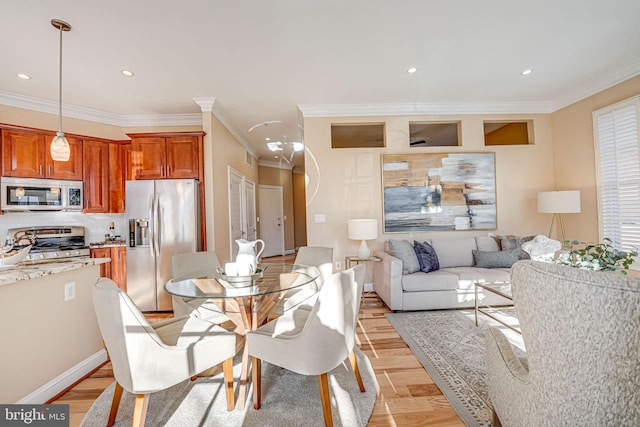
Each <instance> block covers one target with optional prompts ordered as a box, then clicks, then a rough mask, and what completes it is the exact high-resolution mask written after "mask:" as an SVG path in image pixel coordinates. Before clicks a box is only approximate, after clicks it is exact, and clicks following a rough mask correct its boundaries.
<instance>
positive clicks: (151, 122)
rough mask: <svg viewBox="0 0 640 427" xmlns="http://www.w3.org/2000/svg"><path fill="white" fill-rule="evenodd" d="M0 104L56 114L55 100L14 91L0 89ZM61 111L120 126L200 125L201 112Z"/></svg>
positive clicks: (71, 108) (70, 108) (71, 107)
mask: <svg viewBox="0 0 640 427" xmlns="http://www.w3.org/2000/svg"><path fill="white" fill-rule="evenodd" d="M0 104H3V105H7V106H9V107H16V108H22V109H25V110H32V111H38V112H41V113H47V114H54V115H57V114H58V103H57V102H55V101H49V100H47V99H41V98H35V97H32V96H26V95H18V94H16V93H10V92H2V91H0ZM62 113H63V116H64V117H71V118H74V119H80V120H87V121H90V122H97V123H103V124H106V125H112V126H121V127H127V126H158V125H164V126H185V125H187V126H191V125H202V115H201V114H153V115H151V114H149V115H143V114H139V115H120V114H113V113H107V112H105V111H98V110H93V109H91V108H85V107H77V106H75V105H64V106H63V109H62Z"/></svg>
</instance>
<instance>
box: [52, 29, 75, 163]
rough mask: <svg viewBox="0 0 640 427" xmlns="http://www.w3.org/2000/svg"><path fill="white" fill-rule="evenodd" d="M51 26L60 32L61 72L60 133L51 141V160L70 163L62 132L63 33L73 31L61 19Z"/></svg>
mask: <svg viewBox="0 0 640 427" xmlns="http://www.w3.org/2000/svg"><path fill="white" fill-rule="evenodd" d="M51 25H53V26H54V27H56V28H57V29H58V30H60V70H59V81H58V83H59V85H58V88H59V92H58V132H57V133H56V136H55V138H53V140H52V141H51V148H50V151H51V158H52V159H53V160H56V161H59V162H68V161H69V158H70V157H71V148H70V147H69V141H67V138H65V136H64V132H62V32H63V31H71V25H69V24H68V23H66V22H64V21H61V20H59V19H52V20H51Z"/></svg>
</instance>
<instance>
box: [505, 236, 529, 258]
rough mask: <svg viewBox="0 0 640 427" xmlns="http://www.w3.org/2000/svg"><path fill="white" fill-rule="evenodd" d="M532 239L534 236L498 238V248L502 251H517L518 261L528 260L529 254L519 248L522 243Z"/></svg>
mask: <svg viewBox="0 0 640 427" xmlns="http://www.w3.org/2000/svg"><path fill="white" fill-rule="evenodd" d="M534 237H536V236H526V237H518V236H500V237H499V238H500V246H501V248H502V250H503V251H509V250H512V249H518V259H529V254H528V253H526V252H525V251H524V250H522V248H521V246H522V244H523V243H524V242H528V241H529V240H533V238H534Z"/></svg>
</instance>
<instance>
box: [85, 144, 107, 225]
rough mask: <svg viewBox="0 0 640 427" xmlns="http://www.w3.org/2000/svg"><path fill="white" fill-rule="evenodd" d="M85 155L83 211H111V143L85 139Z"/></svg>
mask: <svg viewBox="0 0 640 427" xmlns="http://www.w3.org/2000/svg"><path fill="white" fill-rule="evenodd" d="M83 157H84V162H83V178H84V209H83V212H84V213H105V212H109V143H108V142H106V141H99V140H93V139H85V140H84V141H83Z"/></svg>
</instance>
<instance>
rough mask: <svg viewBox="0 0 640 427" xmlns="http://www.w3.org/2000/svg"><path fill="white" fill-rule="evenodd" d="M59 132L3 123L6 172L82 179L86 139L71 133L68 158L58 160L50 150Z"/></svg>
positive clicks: (3, 167) (3, 160) (19, 175)
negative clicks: (83, 144) (66, 159)
mask: <svg viewBox="0 0 640 427" xmlns="http://www.w3.org/2000/svg"><path fill="white" fill-rule="evenodd" d="M54 136H55V133H53V132H46V131H41V130H36V129H29V128H17V127H13V126H8V127H4V126H3V127H2V176H15V177H22V178H51V179H70V180H82V140H81V139H79V138H74V137H67V140H68V141H69V146H70V147H71V157H70V158H69V161H68V162H57V161H54V160H53V159H52V158H51V155H50V154H49V144H50V143H51V140H52V139H53V137H54Z"/></svg>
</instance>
